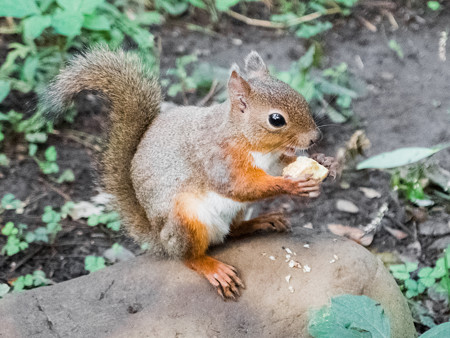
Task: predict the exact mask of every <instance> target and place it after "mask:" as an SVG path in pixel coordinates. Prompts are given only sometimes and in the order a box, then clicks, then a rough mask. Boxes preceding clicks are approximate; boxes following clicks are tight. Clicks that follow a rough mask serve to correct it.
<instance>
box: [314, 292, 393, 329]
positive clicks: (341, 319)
mask: <svg viewBox="0 0 450 338" xmlns="http://www.w3.org/2000/svg"><path fill="white" fill-rule="evenodd" d="M308 331H309V334H310V335H312V336H313V337H330V338H331V337H332V338H337V337H366V336H367V337H372V338H389V337H390V324H389V318H388V317H387V316H386V314H385V312H384V310H383V308H382V307H381V306H380V304H378V303H377V302H375V301H374V300H372V299H370V298H369V297H366V296H354V295H342V296H337V297H334V298H332V299H331V306H329V307H327V306H325V307H324V308H322V309H321V310H319V311H317V312H316V313H313V315H312V316H311V318H310V321H309V325H308ZM361 332H367V334H366V335H364V336H362V335H361Z"/></svg>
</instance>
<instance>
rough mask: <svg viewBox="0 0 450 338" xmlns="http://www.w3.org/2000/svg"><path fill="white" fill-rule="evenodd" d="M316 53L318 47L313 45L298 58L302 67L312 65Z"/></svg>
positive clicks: (306, 67) (305, 67)
mask: <svg viewBox="0 0 450 338" xmlns="http://www.w3.org/2000/svg"><path fill="white" fill-rule="evenodd" d="M315 53H316V47H315V46H314V45H312V46H311V47H309V49H308V51H307V52H306V53H305V55H303V56H302V57H301V58H300V60H298V65H299V66H300V69H302V70H303V69H308V68H309V67H311V66H312V64H313V62H314V54H315Z"/></svg>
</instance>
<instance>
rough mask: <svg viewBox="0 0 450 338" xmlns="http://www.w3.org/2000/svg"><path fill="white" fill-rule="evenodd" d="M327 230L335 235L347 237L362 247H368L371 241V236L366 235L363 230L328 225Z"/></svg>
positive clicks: (339, 225)
mask: <svg viewBox="0 0 450 338" xmlns="http://www.w3.org/2000/svg"><path fill="white" fill-rule="evenodd" d="M328 229H329V230H330V231H331V232H332V233H333V234H335V235H338V236H344V237H347V238H349V239H351V240H353V241H355V242H356V243H359V244H361V245H363V246H369V245H370V244H371V243H372V241H373V234H366V233H365V232H364V231H363V230H361V229H359V228H355V227H351V226H348V225H342V224H333V223H331V224H328Z"/></svg>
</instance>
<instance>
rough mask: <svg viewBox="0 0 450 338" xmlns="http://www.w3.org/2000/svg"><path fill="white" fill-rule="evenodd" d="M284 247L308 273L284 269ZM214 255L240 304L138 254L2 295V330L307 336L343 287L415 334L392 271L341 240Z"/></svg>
mask: <svg viewBox="0 0 450 338" xmlns="http://www.w3.org/2000/svg"><path fill="white" fill-rule="evenodd" d="M306 243H308V244H309V246H306V247H305V246H304V245H305V244H306ZM282 247H284V248H288V249H289V250H290V251H292V257H293V259H295V260H296V261H298V262H300V263H301V264H302V265H303V266H305V265H308V266H309V267H310V268H311V271H310V272H304V269H297V268H290V267H289V265H288V263H287V262H286V254H287V252H286V251H287V249H283V248H282ZM294 253H296V255H294ZM212 255H213V256H214V257H217V258H219V259H221V260H223V261H224V262H226V263H228V264H232V265H234V266H236V267H237V268H238V270H239V272H240V275H241V277H242V279H243V280H244V282H245V284H246V287H247V288H246V289H245V290H243V291H242V295H241V297H240V299H239V301H238V302H232V301H229V302H224V301H222V300H221V299H220V298H219V296H218V295H217V294H216V292H215V290H213V289H212V287H211V286H210V285H209V284H208V283H207V282H206V280H204V279H202V278H201V277H200V276H198V275H197V274H196V273H194V272H193V271H191V270H189V269H187V268H186V267H184V266H183V264H182V263H181V262H177V261H170V260H162V259H157V258H152V257H149V256H141V257H138V258H135V259H132V260H130V261H127V262H123V263H118V264H116V265H114V266H112V267H108V268H106V269H103V270H100V271H98V272H95V273H93V274H91V275H88V276H84V277H80V278H76V279H74V280H71V281H68V282H64V283H60V284H57V285H54V286H49V287H43V288H39V289H35V290H31V291H27V292H23V293H20V294H12V295H9V296H6V298H5V299H3V300H0V318H1V322H0V337H2V338H3V337H5V338H6V337H31V336H32V337H54V336H55V337H96V338H98V337H176V336H182V337H213V336H217V337H243V336H246V337H269V336H271V337H294V336H296V337H307V336H308V334H307V329H306V327H307V323H308V310H309V309H313V308H319V307H321V306H323V305H325V304H327V303H328V302H329V299H330V297H333V296H335V295H339V294H346V293H350V294H356V295H361V294H364V295H367V296H368V297H371V298H373V299H375V300H376V301H378V302H379V303H381V305H382V306H383V308H384V309H385V311H386V313H387V315H388V316H389V317H390V321H391V330H392V337H414V336H415V330H414V325H413V322H412V318H411V313H410V311H409V309H408V306H407V303H406V300H405V299H404V297H403V296H402V294H401V292H400V291H399V289H398V287H397V285H396V283H395V281H394V280H393V278H392V277H391V276H390V274H389V273H388V272H387V270H386V269H385V268H384V266H383V264H382V263H381V261H380V260H378V259H377V258H376V257H374V256H373V255H372V254H371V253H370V252H369V251H367V250H366V249H365V248H363V247H362V246H360V245H358V244H356V243H354V242H351V241H349V240H345V239H343V238H338V237H335V236H332V235H329V234H318V233H317V232H316V231H314V230H309V229H304V228H300V229H295V232H294V233H293V234H273V235H265V236H263V235H261V236H252V237H248V238H244V239H240V240H234V241H229V242H228V243H227V244H226V245H224V246H221V247H217V248H215V249H213V250H212ZM270 256H273V257H274V258H275V260H272V259H269V257H270ZM336 258H337V259H336ZM288 275H291V277H290V278H286V277H287V276H288ZM287 279H288V280H289V283H288V282H287ZM289 286H292V288H293V290H294V292H293V293H292V292H291V291H290V290H289Z"/></svg>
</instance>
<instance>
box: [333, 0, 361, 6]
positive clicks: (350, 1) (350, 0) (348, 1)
mask: <svg viewBox="0 0 450 338" xmlns="http://www.w3.org/2000/svg"><path fill="white" fill-rule="evenodd" d="M335 2H336V3H338V4H341V5H344V6H347V7H352V6H353V5H355V4H356V3H357V2H358V0H335Z"/></svg>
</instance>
